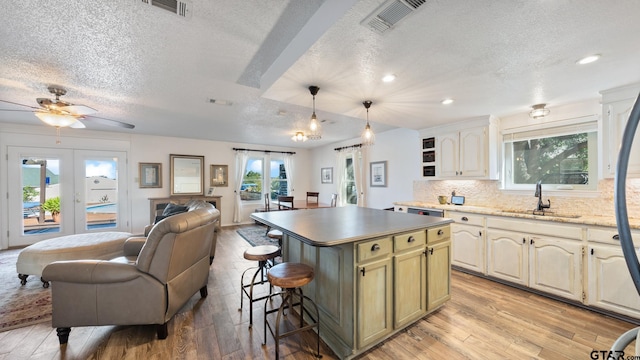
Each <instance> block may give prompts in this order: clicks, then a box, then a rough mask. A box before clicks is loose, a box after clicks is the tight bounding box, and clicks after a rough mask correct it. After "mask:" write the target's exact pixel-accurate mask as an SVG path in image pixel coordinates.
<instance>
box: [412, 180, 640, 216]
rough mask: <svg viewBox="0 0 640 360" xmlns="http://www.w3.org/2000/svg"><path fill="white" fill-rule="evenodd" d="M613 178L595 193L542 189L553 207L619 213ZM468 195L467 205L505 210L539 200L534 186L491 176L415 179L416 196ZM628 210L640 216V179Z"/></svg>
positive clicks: (434, 199)
mask: <svg viewBox="0 0 640 360" xmlns="http://www.w3.org/2000/svg"><path fill="white" fill-rule="evenodd" d="M613 186H614V180H613V179H605V180H600V182H599V183H598V191H597V192H594V194H593V195H585V196H580V195H579V194H581V193H582V194H584V192H581V193H574V194H571V193H569V195H563V194H562V193H558V192H552V191H547V192H544V191H543V193H542V195H543V196H542V198H543V201H544V203H545V204H546V203H547V199H550V200H551V209H550V210H552V211H555V212H558V213H563V214H574V215H582V216H593V215H596V216H598V215H602V216H615V212H614V201H613ZM452 191H455V192H456V195H462V196H464V197H465V205H471V206H483V207H491V208H497V209H502V210H533V209H534V208H535V206H536V204H537V199H536V198H535V197H534V195H533V194H534V190H533V187H532V190H531V194H524V193H522V192H519V191H518V192H515V191H503V190H500V182H499V181H490V180H424V181H414V183H413V200H414V201H420V202H426V203H434V204H437V203H438V195H445V196H447V197H448V198H449V199H450V198H451V192H452ZM627 211H628V213H629V217H630V218H640V179H628V180H627Z"/></svg>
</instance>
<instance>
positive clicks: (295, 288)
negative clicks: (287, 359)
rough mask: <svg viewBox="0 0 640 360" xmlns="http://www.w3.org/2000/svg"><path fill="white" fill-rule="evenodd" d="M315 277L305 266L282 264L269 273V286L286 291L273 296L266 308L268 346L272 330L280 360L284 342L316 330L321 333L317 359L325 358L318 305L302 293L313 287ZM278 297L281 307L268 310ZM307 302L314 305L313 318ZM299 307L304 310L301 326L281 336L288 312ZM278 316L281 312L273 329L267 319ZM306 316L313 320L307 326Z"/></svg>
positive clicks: (268, 298)
mask: <svg viewBox="0 0 640 360" xmlns="http://www.w3.org/2000/svg"><path fill="white" fill-rule="evenodd" d="M314 275H315V274H314V271H313V268H312V267H311V266H309V265H305V264H301V263H282V264H278V265H276V266H273V267H272V268H270V269H269V270H268V271H267V279H269V283H270V284H271V285H272V286H278V287H280V288H282V290H283V291H281V292H279V293H275V294H270V295H269V296H268V297H267V300H266V301H265V304H264V310H265V311H264V344H266V342H267V328H269V332H270V333H271V335H272V336H273V338H274V340H275V341H276V359H278V356H279V352H280V350H279V349H280V339H282V338H285V337H287V336H291V335H294V334H297V333H299V332H302V331H306V330H309V329H312V328H316V329H317V340H316V342H317V346H318V347H317V351H316V354H315V356H316V357H317V358H321V357H322V355H320V326H319V320H320V312H319V311H318V306H316V303H315V302H314V301H313V300H311V299H310V298H309V297H307V296H305V295H304V294H303V293H302V287H303V286H304V285H307V284H308V283H310V282H311V281H312V280H313V278H314ZM278 295H280V296H282V297H283V299H282V303H281V304H280V307H278V308H277V309H270V310H268V303H269V301H270V300H271V298H272V297H273V296H278ZM294 299H297V302H294ZM305 302H307V303H311V305H313V310H314V313H313V314H312V313H311V312H310V311H309V310H308V309H307V308H305V306H304V303H305ZM297 305H300V309H299V311H298V314H299V316H300V326H299V327H297V328H295V329H294V330H291V331H287V332H284V333H280V322H281V318H282V315H283V313H284V310H285V309H291V310H294V307H295V306H297ZM307 307H308V306H307ZM274 312H277V313H278V314H277V316H276V322H275V328H272V327H271V324H270V323H269V321H268V320H267V315H268V314H271V313H274ZM304 314H307V316H308V318H309V320H310V322H309V323H307V325H305V324H304ZM264 344H263V345H264Z"/></svg>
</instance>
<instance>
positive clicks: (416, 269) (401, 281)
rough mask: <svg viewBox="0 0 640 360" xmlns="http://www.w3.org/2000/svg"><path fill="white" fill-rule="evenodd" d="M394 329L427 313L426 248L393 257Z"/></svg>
mask: <svg viewBox="0 0 640 360" xmlns="http://www.w3.org/2000/svg"><path fill="white" fill-rule="evenodd" d="M393 270H394V271H393V276H394V284H395V288H394V302H393V308H394V311H393V314H394V321H393V326H394V327H400V326H402V325H405V324H408V323H410V322H411V321H413V320H415V319H418V318H420V317H422V316H423V315H424V314H426V312H427V291H426V290H425V289H426V286H427V258H426V256H425V249H424V246H423V247H422V248H420V249H417V250H414V251H411V252H408V253H405V254H401V255H396V256H394V257H393Z"/></svg>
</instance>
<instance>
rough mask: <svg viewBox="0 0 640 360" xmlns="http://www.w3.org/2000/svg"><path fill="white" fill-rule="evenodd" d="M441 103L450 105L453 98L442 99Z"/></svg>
mask: <svg viewBox="0 0 640 360" xmlns="http://www.w3.org/2000/svg"><path fill="white" fill-rule="evenodd" d="M441 103H442V105H450V104H453V99H444V100H442V101H441Z"/></svg>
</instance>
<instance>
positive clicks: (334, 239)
mask: <svg viewBox="0 0 640 360" xmlns="http://www.w3.org/2000/svg"><path fill="white" fill-rule="evenodd" d="M251 218H252V219H254V220H256V221H258V222H261V223H263V224H266V225H269V226H271V227H272V228H276V229H279V230H281V231H282V232H283V234H284V236H283V243H282V248H283V249H282V252H283V258H284V260H285V261H290V262H302V263H305V264H307V265H310V266H312V267H313V268H314V270H315V279H314V281H312V282H311V283H310V284H309V285H307V286H305V287H304V289H303V290H304V292H305V295H307V296H309V297H310V298H311V299H313V300H314V301H315V302H316V304H317V305H318V307H319V309H320V336H321V337H322V339H323V340H324V341H325V342H326V343H327V345H329V347H331V349H332V350H333V351H334V352H335V354H336V355H337V356H338V357H339V358H341V359H350V358H352V357H354V356H357V355H359V354H362V353H363V352H365V351H366V350H368V349H370V348H371V347H373V346H375V345H376V344H378V343H380V342H381V341H383V340H384V339H386V338H388V337H390V336H392V335H393V334H395V333H397V332H398V331H401V330H402V329H404V328H406V327H407V326H409V325H411V324H412V323H414V322H415V321H417V320H419V319H420V318H422V317H424V316H425V315H426V314H428V313H430V312H432V311H434V310H436V309H438V308H439V307H440V306H442V305H443V304H444V303H445V302H446V301H447V300H448V299H449V297H450V287H451V286H450V279H451V241H450V230H449V223H451V222H452V220H451V219H447V218H438V217H431V216H422V215H415V214H402V213H396V212H391V211H385V210H377V209H368V208H360V207H351V206H348V207H338V208H325V209H314V210H296V211H276V212H264V213H254V214H252V215H251Z"/></svg>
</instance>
